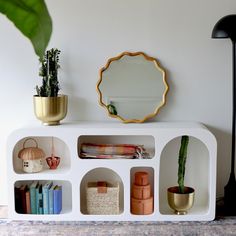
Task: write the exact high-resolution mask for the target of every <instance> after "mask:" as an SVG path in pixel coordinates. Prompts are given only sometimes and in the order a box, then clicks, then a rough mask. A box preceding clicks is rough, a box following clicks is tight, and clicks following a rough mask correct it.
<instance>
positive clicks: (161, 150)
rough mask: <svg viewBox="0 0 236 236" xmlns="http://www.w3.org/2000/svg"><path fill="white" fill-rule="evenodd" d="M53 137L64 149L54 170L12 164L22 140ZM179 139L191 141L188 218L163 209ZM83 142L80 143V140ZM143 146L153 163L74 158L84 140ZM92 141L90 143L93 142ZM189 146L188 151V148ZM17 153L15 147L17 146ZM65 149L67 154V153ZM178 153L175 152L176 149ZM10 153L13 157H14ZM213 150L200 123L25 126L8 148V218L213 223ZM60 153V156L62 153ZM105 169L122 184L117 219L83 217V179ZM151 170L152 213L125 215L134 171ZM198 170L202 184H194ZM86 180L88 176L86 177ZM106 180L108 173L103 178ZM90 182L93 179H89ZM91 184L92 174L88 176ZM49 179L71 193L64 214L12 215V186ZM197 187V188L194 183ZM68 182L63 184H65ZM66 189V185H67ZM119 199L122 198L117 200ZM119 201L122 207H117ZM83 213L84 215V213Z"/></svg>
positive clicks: (212, 139)
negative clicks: (23, 168) (185, 137)
mask: <svg viewBox="0 0 236 236" xmlns="http://www.w3.org/2000/svg"><path fill="white" fill-rule="evenodd" d="M52 135H53V136H54V137H55V138H56V139H58V140H61V141H62V142H63V143H65V144H66V145H59V146H60V147H61V153H60V154H61V155H64V154H65V160H64V162H62V163H61V165H60V168H58V170H55V172H54V170H48V169H44V171H42V172H39V173H34V174H27V173H24V172H22V171H21V169H20V167H19V165H18V163H16V162H17V161H18V159H16V158H17V157H16V154H15V153H16V152H17V150H18V149H17V150H15V147H16V146H17V145H16V144H17V143H18V144H19V148H20V147H21V145H20V143H19V142H21V140H22V139H24V138H26V137H37V138H38V139H39V142H41V141H42V143H40V146H41V144H42V146H44V144H43V142H44V141H45V139H44V138H45V137H51V136H52ZM182 135H189V136H191V139H190V145H189V154H190V156H189V158H188V160H187V162H188V163H187V170H186V181H187V182H186V183H190V184H192V185H194V187H195V190H196V191H197V194H199V193H200V194H203V195H202V196H198V195H197V196H196V204H195V205H194V207H193V208H192V209H191V210H190V211H189V213H188V214H187V215H184V216H178V215H174V214H173V213H172V211H171V209H170V208H169V207H168V205H167V200H166V197H165V196H166V187H167V186H169V185H173V184H175V183H176V178H177V177H176V169H175V168H176V155H178V150H177V151H176V147H177V144H176V141H175V138H178V137H180V136H182ZM81 137H82V138H81ZM98 137H99V138H103V139H100V141H104V142H110V143H120V142H121V141H122V143H133V144H134V143H135V144H136V142H138V144H140V142H141V144H142V143H143V144H145V145H147V146H148V148H149V150H153V158H152V159H141V160H140V159H128V160H120V159H116V160H112V161H111V160H104V159H102V160H97V159H94V160H93V159H81V158H79V155H78V153H79V146H80V143H81V140H82V142H84V141H91V142H94V141H95V142H96V143H99V141H98V140H97V139H98ZM93 138H94V139H93ZM192 145H193V146H192ZM17 148H18V147H17ZM66 149H68V150H66ZM177 149H178V148H177ZM14 150H15V152H14ZM216 150H217V144H216V139H215V137H214V136H213V134H212V133H211V132H210V131H209V130H208V129H207V128H206V127H205V126H203V125H202V124H200V123H181V122H176V123H170V122H165V123H144V124H121V123H116V122H111V123H103V122H101V123H99V122H79V123H78V124H63V125H60V126H56V127H55V126H53V127H50V126H49V127H43V126H41V125H36V126H31V127H30V126H28V127H25V128H22V129H19V130H16V131H15V132H13V133H12V134H11V135H10V137H9V139H8V144H7V154H8V158H7V160H8V163H7V164H8V167H7V169H8V186H9V217H10V218H11V219H14V220H22V219H24V220H73V221H97V220H98V221H101V220H103V221H183V220H185V221H186V220H187V221H191V220H196V221H202V220H205V221H210V220H213V219H214V218H215V203H216ZM63 152H64V154H63ZM97 168H98V170H102V168H107V169H110V170H112V171H114V172H115V173H117V175H119V178H120V181H121V182H122V183H123V190H122V193H121V196H123V200H122V199H121V202H120V206H121V214H120V215H88V214H86V213H85V210H84V208H83V207H84V203H85V202H84V192H83V191H84V190H83V187H82V188H81V186H82V185H81V183H82V181H83V178H84V177H85V176H86V174H87V173H89V172H90V171H92V170H96V169H97ZM142 169H144V170H145V169H146V170H150V178H151V181H152V183H151V184H152V190H153V197H154V211H153V214H150V215H145V216H143V215H133V214H131V211H130V193H131V191H130V189H131V184H132V178H133V177H132V175H133V173H134V171H135V170H142ZM200 170H201V181H198V178H199V172H200ZM90 177H91V176H90ZM105 177H106V178H107V179H106V180H109V179H110V177H111V176H110V174H109V173H108V174H104V178H105ZM91 178H92V177H91ZM92 179H94V180H97V179H96V178H95V175H93V178H92ZM32 180H53V181H62V182H63V181H68V183H70V184H71V191H70V194H69V195H67V194H65V195H64V196H63V197H64V202H63V209H64V210H63V212H62V213H63V214H61V215H57V216H55V215H31V214H29V215H27V214H24V215H22V214H17V213H16V212H15V206H14V184H15V182H17V181H32ZM199 182H201V183H199ZM65 183H67V182H65ZM66 186H67V185H66ZM121 198H122V197H121ZM122 201H123V202H122ZM84 213H85V214H84Z"/></svg>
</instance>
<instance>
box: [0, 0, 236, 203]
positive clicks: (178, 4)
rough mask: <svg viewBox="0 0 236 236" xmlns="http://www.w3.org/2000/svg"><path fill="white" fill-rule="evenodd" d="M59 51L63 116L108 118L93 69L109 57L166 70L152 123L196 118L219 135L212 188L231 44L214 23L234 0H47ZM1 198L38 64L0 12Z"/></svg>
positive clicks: (221, 161) (226, 150) (221, 169)
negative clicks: (163, 99)
mask: <svg viewBox="0 0 236 236" xmlns="http://www.w3.org/2000/svg"><path fill="white" fill-rule="evenodd" d="M46 2H47V4H48V8H49V12H50V13H51V16H52V18H53V22H54V30H53V36H52V39H51V41H50V45H49V48H51V47H58V48H59V49H61V51H62V53H61V57H60V58H61V66H62V70H61V71H60V81H61V87H62V88H63V89H62V92H63V93H66V94H69V96H70V97H69V99H70V101H69V102H70V104H69V115H68V116H67V121H68V120H104V121H110V120H111V119H110V118H108V117H107V115H106V112H105V111H104V109H103V108H101V107H100V106H99V105H98V102H97V100H98V96H97V93H96V89H95V86H96V82H97V80H98V71H99V69H100V68H101V67H102V66H104V65H105V62H106V60H107V59H108V58H109V57H113V56H116V55H117V54H118V53H121V52H123V51H144V52H146V53H147V54H149V55H150V56H153V57H156V58H158V59H159V60H160V62H161V64H162V65H163V66H164V67H165V68H166V69H167V71H168V83H169V85H170V91H169V94H168V99H167V104H166V106H165V107H164V108H163V109H162V110H161V112H160V114H159V115H158V117H157V118H156V120H157V121H185V120H191V121H200V122H202V123H204V124H206V125H207V126H208V127H209V128H210V130H211V131H212V132H213V133H214V134H215V135H216V137H217V140H218V179H217V182H218V184H217V192H218V196H222V194H223V187H224V185H225V184H226V182H227V180H228V175H229V173H228V172H229V168H230V140H231V138H230V133H231V77H232V74H231V43H230V41H229V40H213V39H211V32H212V28H213V26H214V24H215V23H216V22H217V21H218V20H219V19H220V18H221V17H222V16H224V15H228V14H232V13H235V12H236V2H235V0H224V1H223V0H178V1H176V0H119V1H115V0H60V1H53V0H47V1H46ZM0 32H1V39H0V82H1V86H0V107H1V112H0V117H1V118H0V119H1V122H0V160H1V162H0V163H1V165H0V204H6V203H7V195H6V187H7V186H6V173H5V172H6V171H5V170H6V167H5V165H6V162H5V160H6V154H5V145H6V144H5V143H6V139H7V135H8V134H9V132H11V131H12V130H14V129H15V128H16V127H19V126H21V125H22V124H23V123H27V122H30V121H35V117H34V114H33V106H32V95H33V94H34V93H35V91H34V88H35V85H36V84H40V82H41V80H40V78H39V77H38V68H39V64H38V61H37V58H36V56H35V54H34V52H33V49H32V46H31V45H30V43H29V42H28V40H27V39H25V38H24V37H22V35H21V34H20V33H19V32H18V31H17V30H16V28H15V27H14V26H13V25H12V24H11V23H10V22H8V20H6V19H5V17H4V16H2V15H1V16H0Z"/></svg>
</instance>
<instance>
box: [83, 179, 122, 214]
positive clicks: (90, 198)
mask: <svg viewBox="0 0 236 236" xmlns="http://www.w3.org/2000/svg"><path fill="white" fill-rule="evenodd" d="M86 200H87V211H88V214H91V215H118V214H119V183H118V182H117V183H115V184H110V183H107V182H89V183H88V185H87V189H86Z"/></svg>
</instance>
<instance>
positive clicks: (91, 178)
mask: <svg viewBox="0 0 236 236" xmlns="http://www.w3.org/2000/svg"><path fill="white" fill-rule="evenodd" d="M98 181H105V182H107V183H109V184H112V185H114V184H115V183H118V185H119V213H118V214H117V215H119V214H121V213H122V212H123V211H124V184H123V181H122V179H121V178H120V176H119V175H118V174H117V173H116V172H115V171H113V170H111V169H108V168H104V167H99V168H95V169H92V170H90V171H89V172H88V173H86V174H85V176H84V177H83V179H82V181H81V183H80V210H81V213H82V214H85V215H88V214H89V213H88V211H87V199H86V198H87V196H86V188H87V186H88V183H89V182H94V183H96V182H98ZM101 194H102V193H101ZM94 200H96V199H94ZM104 204H106V203H104ZM104 207H105V206H104Z"/></svg>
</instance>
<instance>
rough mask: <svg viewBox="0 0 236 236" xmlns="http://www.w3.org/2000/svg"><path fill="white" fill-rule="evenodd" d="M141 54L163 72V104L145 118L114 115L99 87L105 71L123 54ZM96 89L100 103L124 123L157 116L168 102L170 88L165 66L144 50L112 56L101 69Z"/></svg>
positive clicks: (140, 121) (110, 114) (137, 121)
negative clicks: (167, 96) (125, 117)
mask: <svg viewBox="0 0 236 236" xmlns="http://www.w3.org/2000/svg"><path fill="white" fill-rule="evenodd" d="M139 55H142V56H143V57H144V59H146V60H148V61H151V62H153V63H154V65H155V66H156V68H157V70H159V71H160V72H161V73H162V81H163V84H164V86H165V91H164V93H163V95H162V101H161V104H160V105H159V106H157V107H156V109H155V110H154V112H153V113H151V114H148V115H147V116H145V117H144V118H143V119H124V118H123V117H121V116H120V115H119V114H117V115H114V114H112V113H110V111H109V109H108V105H106V104H105V103H104V102H103V96H102V92H101V90H100V89H99V86H100V84H101V83H102V76H103V72H104V71H106V70H107V69H108V68H109V66H110V64H111V63H112V62H113V61H118V60H120V59H121V58H122V57H123V56H131V57H133V56H139ZM96 90H97V92H98V95H99V104H100V105H101V106H102V107H104V108H105V109H106V110H107V113H108V115H109V116H110V117H112V118H118V119H119V120H121V121H122V122H123V123H143V122H144V121H146V120H148V119H151V118H153V117H154V116H156V115H157V114H158V112H159V110H160V108H161V107H163V106H164V105H165V103H166V94H167V92H168V90H169V86H168V84H167V82H166V72H165V70H164V69H163V67H161V65H160V63H159V62H158V61H157V59H155V58H153V57H150V56H148V55H146V54H145V53H143V52H134V53H132V52H123V53H121V54H119V55H118V56H116V57H113V58H110V59H108V61H107V63H106V65H105V66H104V67H102V68H101V69H100V71H99V80H98V82H97V85H96Z"/></svg>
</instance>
